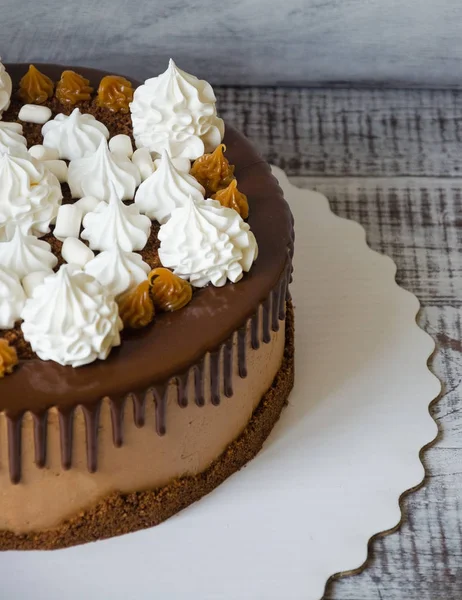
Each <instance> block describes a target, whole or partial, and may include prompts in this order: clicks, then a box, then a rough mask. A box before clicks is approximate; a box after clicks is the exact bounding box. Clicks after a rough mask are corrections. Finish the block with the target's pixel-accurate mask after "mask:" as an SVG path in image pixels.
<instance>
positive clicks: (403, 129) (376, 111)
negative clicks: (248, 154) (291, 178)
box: [217, 88, 462, 177]
mask: <svg viewBox="0 0 462 600" xmlns="http://www.w3.org/2000/svg"><path fill="white" fill-rule="evenodd" d="M217 97H218V100H219V110H220V112H221V113H222V115H223V116H224V118H225V119H226V120H228V121H229V122H231V123H234V124H235V125H236V126H237V127H238V128H239V129H240V130H241V131H244V132H245V134H246V135H247V136H248V137H249V138H250V139H252V140H253V141H254V142H255V143H256V144H257V145H258V146H259V148H260V151H261V153H262V154H263V156H264V157H265V158H267V159H268V160H269V161H270V162H272V163H273V164H276V165H277V166H279V167H281V168H282V169H284V170H285V171H286V172H287V173H288V174H289V175H305V176H309V175H311V176H322V177H326V176H331V177H338V176H345V175H348V176H354V175H355V176H369V177H371V176H372V177H402V176H422V177H428V176H431V177H454V176H457V175H459V176H461V175H462V152H461V147H462V144H461V142H462V92H459V91H450V90H425V91H422V90H379V89H375V90H357V89H356V90H355V89H340V90H333V89H271V88H264V89H261V90H259V89H256V88H248V89H239V88H219V89H218V90H217Z"/></svg>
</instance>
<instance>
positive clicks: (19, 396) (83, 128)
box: [0, 61, 294, 549]
mask: <svg viewBox="0 0 462 600" xmlns="http://www.w3.org/2000/svg"><path fill="white" fill-rule="evenodd" d="M135 148H136V150H135ZM292 254H293V220H292V215H291V213H290V210H289V208H288V205H287V203H286V202H285V200H284V198H283V195H282V192H281V189H280V188H279V186H278V184H277V181H276V180H275V179H274V177H273V176H272V174H271V171H270V168H269V166H268V165H267V163H266V162H265V161H264V160H263V159H262V158H261V157H260V155H259V154H258V152H257V151H256V150H255V149H254V148H253V147H252V146H251V144H250V143H249V141H247V140H246V139H245V138H244V137H243V136H242V135H241V134H239V133H238V132H237V131H235V130H234V129H233V128H232V127H230V126H226V127H225V125H224V123H223V121H222V120H221V119H220V117H219V116H218V115H217V111H216V106H215V96H214V94H213V90H212V88H211V86H210V85H209V84H208V83H206V82H205V81H201V80H199V79H197V78H195V77H193V76H192V75H189V74H187V73H185V72H184V71H182V70H181V69H179V68H178V67H177V66H176V65H175V64H174V63H173V61H170V64H169V66H168V69H167V70H166V72H165V73H163V74H161V75H159V76H158V77H153V78H152V79H148V80H147V81H146V82H145V83H144V84H142V85H138V84H136V83H135V82H131V81H129V80H127V79H126V78H123V77H119V76H116V75H112V74H110V73H105V72H102V71H97V70H92V69H84V68H75V69H73V70H71V69H67V68H65V67H62V66H57V65H35V66H28V65H9V66H7V67H6V68H5V67H4V66H3V65H2V64H1V63H0V410H1V413H0V481H1V483H0V485H1V490H2V493H1V494H0V548H1V549H55V548H63V547H67V546H71V545H75V544H80V543H84V542H88V541H94V540H98V539H103V538H107V537H111V536H115V535H120V534H124V533H128V532H131V531H135V530H138V529H141V528H145V527H151V526H154V525H157V524H158V523H160V522H162V521H164V520H165V519H167V518H168V517H170V516H172V515H173V514H175V513H177V512H178V511H180V510H181V509H183V508H184V507H186V506H188V505H189V504H191V503H192V502H195V501H196V500H198V499H199V498H201V497H202V496H203V495H205V494H207V493H208V492H210V491H211V490H212V489H214V488H215V487H216V486H217V485H219V484H220V483H221V482H222V481H224V480H225V479H226V478H227V477H229V476H230V475H231V474H232V473H234V472H235V471H237V470H239V469H240V468H241V467H242V466H243V465H244V464H245V463H246V462H248V461H249V460H251V459H252V458H253V457H254V456H255V455H256V454H257V452H258V451H259V450H260V449H261V447H262V444H263V442H264V441H265V439H266V438H267V436H268V435H269V433H270V431H271V429H272V427H273V426H274V424H275V422H276V421H277V420H278V418H279V415H280V413H281V410H282V408H283V406H284V405H285V404H286V402H287V398H288V395H289V393H290V390H291V388H292V385H293V356H294V346H293V331H294V321H293V308H292V304H291V301H290V295H289V291H288V288H289V282H290V279H291V273H292Z"/></svg>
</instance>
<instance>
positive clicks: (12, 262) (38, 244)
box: [0, 227, 58, 279]
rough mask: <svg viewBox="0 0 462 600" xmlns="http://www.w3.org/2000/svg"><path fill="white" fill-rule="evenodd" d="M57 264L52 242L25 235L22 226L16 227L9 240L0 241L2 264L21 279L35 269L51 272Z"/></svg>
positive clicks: (0, 263) (0, 262) (0, 259)
mask: <svg viewBox="0 0 462 600" xmlns="http://www.w3.org/2000/svg"><path fill="white" fill-rule="evenodd" d="M57 264H58V259H57V258H56V256H55V255H54V254H53V252H52V251H51V246H50V244H49V243H48V242H44V241H43V240H39V239H37V238H36V237H35V236H33V235H24V233H23V232H22V231H21V228H20V227H16V229H15V232H14V234H13V237H12V239H11V240H10V241H9V242H0V266H2V267H5V268H7V269H9V270H10V271H13V272H14V273H16V275H17V276H18V277H19V279H22V278H23V277H25V276H26V275H28V274H29V273H33V272H34V271H50V273H51V271H52V270H53V269H54V267H56V265H57Z"/></svg>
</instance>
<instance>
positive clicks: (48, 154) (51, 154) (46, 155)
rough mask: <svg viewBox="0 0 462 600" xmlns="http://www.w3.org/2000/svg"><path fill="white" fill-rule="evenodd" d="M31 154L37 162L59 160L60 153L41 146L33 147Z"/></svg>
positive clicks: (30, 150) (30, 149)
mask: <svg viewBox="0 0 462 600" xmlns="http://www.w3.org/2000/svg"><path fill="white" fill-rule="evenodd" d="M29 154H30V155H31V156H32V157H33V158H36V159H37V160H58V158H59V152H58V151H57V150H56V149H55V148H47V147H46V146H42V145H41V144H37V145H36V146H31V147H30V148H29ZM50 170H51V169H50Z"/></svg>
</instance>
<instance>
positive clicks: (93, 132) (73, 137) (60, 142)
mask: <svg viewBox="0 0 462 600" xmlns="http://www.w3.org/2000/svg"><path fill="white" fill-rule="evenodd" d="M42 135H43V145H44V146H45V147H46V148H54V149H55V150H57V151H58V152H59V158H61V159H64V160H75V159H77V158H83V157H84V156H86V155H87V154H94V153H95V152H96V151H97V150H98V147H99V145H100V144H101V142H102V141H103V140H108V139H109V130H108V128H107V127H106V125H104V124H103V123H101V122H100V121H97V120H96V119H95V117H94V116H93V115H90V114H82V113H81V112H80V110H79V109H78V108H74V110H73V111H72V113H71V114H70V115H69V116H67V115H64V114H59V115H56V117H55V118H54V119H53V120H52V121H48V123H45V125H44V126H43V127H42Z"/></svg>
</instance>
